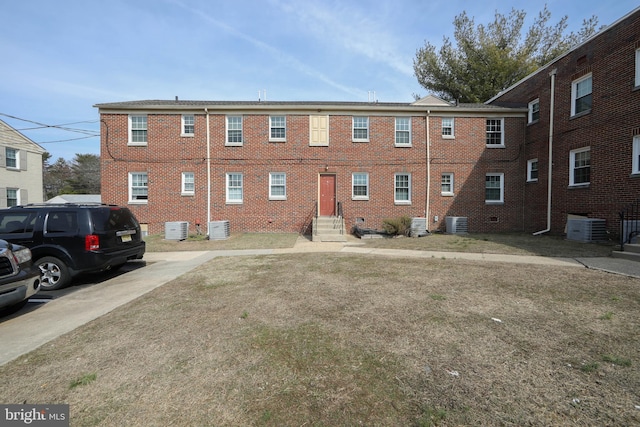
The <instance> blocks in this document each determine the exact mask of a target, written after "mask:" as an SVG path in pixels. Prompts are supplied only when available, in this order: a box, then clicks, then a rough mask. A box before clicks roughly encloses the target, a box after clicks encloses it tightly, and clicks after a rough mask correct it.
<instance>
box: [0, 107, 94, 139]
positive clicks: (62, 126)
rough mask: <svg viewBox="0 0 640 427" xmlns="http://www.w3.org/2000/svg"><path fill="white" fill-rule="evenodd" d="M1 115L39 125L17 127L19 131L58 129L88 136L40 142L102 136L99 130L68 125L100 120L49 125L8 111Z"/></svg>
mask: <svg viewBox="0 0 640 427" xmlns="http://www.w3.org/2000/svg"><path fill="white" fill-rule="evenodd" d="M0 116H4V117H8V118H11V119H14V120H20V121H23V122H27V123H33V124H35V125H38V127H31V128H23V129H15V130H17V131H25V130H38V129H57V130H62V131H65V132H73V133H80V134H83V135H87V136H83V137H80V138H68V139H60V140H55V141H43V142H38V144H51V143H57V142H67V141H76V140H79V139H87V138H95V137H98V136H100V132H99V131H94V130H90V129H78V128H71V127H68V126H70V125H76V124H82V123H98V122H99V120H83V121H78V122H71V123H62V124H59V125H48V124H45V123H40V122H37V121H35V120H29V119H23V118H20V117H16V116H12V115H10V114H6V113H0ZM7 131H10V130H7Z"/></svg>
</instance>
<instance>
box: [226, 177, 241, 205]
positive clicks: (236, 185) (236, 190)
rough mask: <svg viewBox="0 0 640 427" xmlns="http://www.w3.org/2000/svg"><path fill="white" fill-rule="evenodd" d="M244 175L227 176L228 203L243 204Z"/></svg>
mask: <svg viewBox="0 0 640 427" xmlns="http://www.w3.org/2000/svg"><path fill="white" fill-rule="evenodd" d="M242 193H243V189H242V174H241V173H228V174H227V203H242V196H243V194H242Z"/></svg>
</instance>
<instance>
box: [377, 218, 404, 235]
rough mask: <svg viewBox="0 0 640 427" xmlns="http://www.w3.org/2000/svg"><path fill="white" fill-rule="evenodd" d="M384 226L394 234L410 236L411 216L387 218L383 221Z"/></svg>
mask: <svg viewBox="0 0 640 427" xmlns="http://www.w3.org/2000/svg"><path fill="white" fill-rule="evenodd" d="M382 228H383V229H384V231H385V232H386V233H387V234H390V235H392V236H408V235H409V232H410V231H411V218H409V217H408V216H401V217H400V218H388V219H385V220H384V221H382Z"/></svg>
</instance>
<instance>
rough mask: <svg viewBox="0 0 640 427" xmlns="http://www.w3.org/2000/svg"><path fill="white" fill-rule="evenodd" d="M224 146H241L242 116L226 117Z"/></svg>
mask: <svg viewBox="0 0 640 427" xmlns="http://www.w3.org/2000/svg"><path fill="white" fill-rule="evenodd" d="M226 145H242V116H227V143H226Z"/></svg>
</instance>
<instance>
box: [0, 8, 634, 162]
mask: <svg viewBox="0 0 640 427" xmlns="http://www.w3.org/2000/svg"><path fill="white" fill-rule="evenodd" d="M543 5H544V3H541V2H532V1H530V0H527V1H522V0H514V1H499V0H483V1H473V0H431V1H427V0H393V1H390V0H386V1H383V0H369V1H365V0H351V1H347V0H341V1H338V0H326V1H323V0H315V1H307V0H234V1H230V0H226V1H222V0H109V1H108V2H106V1H97V0H95V1H94V0H59V1H50V0H22V1H5V2H3V5H2V15H3V23H2V25H1V26H0V48H1V51H2V53H3V56H4V61H3V66H2V67H0V119H2V120H4V121H5V122H7V123H9V124H10V125H11V126H13V127H15V128H16V129H19V130H21V131H22V132H23V133H24V134H25V135H26V136H28V137H29V138H31V139H32V140H33V141H35V142H37V143H39V144H40V145H42V147H44V149H45V150H47V151H48V152H49V153H51V154H52V161H55V160H56V159H57V158H59V157H63V158H65V159H67V160H71V159H72V158H73V157H74V156H75V154H76V153H80V154H86V153H91V154H100V153H99V150H100V146H99V138H98V136H96V135H97V133H98V130H99V126H98V111H97V109H96V108H93V105H94V104H97V103H106V102H118V101H128V100H142V99H174V98H175V96H178V97H179V98H180V99H183V100H186V99H192V100H256V99H258V91H262V97H263V98H264V91H266V98H267V99H268V100H272V101H367V100H368V98H369V96H370V94H372V93H373V92H374V91H375V94H376V98H377V99H378V100H379V101H381V102H411V101H412V99H413V98H412V94H414V93H415V94H419V95H423V96H424V95H427V94H428V93H427V92H426V90H425V89H423V88H421V87H420V85H419V84H418V83H417V80H416V78H415V76H414V75H413V59H414V57H415V53H416V50H417V49H418V48H420V47H421V46H423V45H424V42H425V41H429V42H430V43H432V44H434V45H436V46H440V45H441V43H442V38H443V36H447V37H449V38H452V34H453V24H452V22H453V19H454V18H455V16H456V15H458V14H460V13H461V12H462V11H466V12H467V14H468V15H469V16H471V17H473V18H474V19H475V22H476V24H480V23H484V24H487V23H489V22H490V21H491V20H492V19H493V16H494V13H495V11H499V12H500V13H503V14H508V13H509V11H510V10H511V9H512V8H516V9H521V10H525V11H526V12H527V23H526V24H525V28H527V27H528V25H529V24H530V22H531V21H532V20H533V19H534V18H535V17H536V16H537V14H538V12H539V11H540V10H541V9H542V7H543ZM637 6H638V4H637V0H633V1H631V0H617V1H615V2H603V1H601V0H598V1H596V0H581V1H577V0H549V1H548V2H547V7H548V9H549V10H550V12H551V22H552V23H556V22H557V21H558V20H559V19H560V18H561V17H562V16H564V15H567V16H568V17H569V29H568V30H569V31H571V30H573V31H577V30H578V29H579V28H580V26H581V25H582V22H583V20H584V19H587V18H589V17H590V16H592V15H596V16H597V17H598V20H599V25H606V24H611V23H613V22H614V21H616V20H617V19H619V18H621V17H622V16H624V15H625V14H627V13H628V12H630V11H632V10H633V9H634V8H636V7H637ZM33 122H36V123H33ZM43 126H46V127H43ZM58 126H59V127H63V128H65V130H62V129H60V128H59V127H58Z"/></svg>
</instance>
